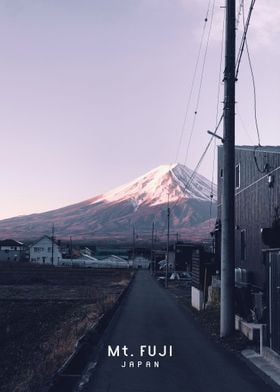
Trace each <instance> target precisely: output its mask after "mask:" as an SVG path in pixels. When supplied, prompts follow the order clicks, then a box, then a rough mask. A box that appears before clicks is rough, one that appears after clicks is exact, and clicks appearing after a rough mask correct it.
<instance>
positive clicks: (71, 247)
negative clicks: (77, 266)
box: [70, 236, 73, 267]
mask: <svg viewBox="0 0 280 392" xmlns="http://www.w3.org/2000/svg"><path fill="white" fill-rule="evenodd" d="M70 260H71V267H73V245H72V236H70Z"/></svg>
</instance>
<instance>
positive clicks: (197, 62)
mask: <svg viewBox="0 0 280 392" xmlns="http://www.w3.org/2000/svg"><path fill="white" fill-rule="evenodd" d="M210 5H211V0H209V1H208V6H207V11H206V15H205V18H204V23H203V27H202V32H201V37H200V43H199V49H198V54H197V58H196V62H195V67H194V73H193V77H192V82H191V88H190V92H189V96H188V100H187V106H186V111H185V115H184V120H183V125H182V129H181V134H180V138H179V143H178V147H177V152H176V158H175V162H177V160H178V156H179V152H180V148H181V145H182V141H183V135H184V132H185V127H186V123H187V118H188V114H189V110H190V104H191V100H192V96H193V90H194V85H195V80H196V76H197V70H198V65H199V60H200V56H201V50H202V46H203V42H204V36H205V32H206V25H207V22H208V15H209V11H210Z"/></svg>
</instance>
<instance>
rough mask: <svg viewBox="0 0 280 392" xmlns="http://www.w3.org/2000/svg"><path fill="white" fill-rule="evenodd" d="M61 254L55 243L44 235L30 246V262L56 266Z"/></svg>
mask: <svg viewBox="0 0 280 392" xmlns="http://www.w3.org/2000/svg"><path fill="white" fill-rule="evenodd" d="M61 259H62V253H61V250H60V247H59V245H58V244H57V242H55V241H53V240H52V238H50V237H48V236H47V235H45V236H44V237H42V238H40V239H39V240H38V241H36V242H35V243H34V244H32V245H31V246H30V261H31V262H32V263H39V264H53V265H58V264H59V263H60V261H61Z"/></svg>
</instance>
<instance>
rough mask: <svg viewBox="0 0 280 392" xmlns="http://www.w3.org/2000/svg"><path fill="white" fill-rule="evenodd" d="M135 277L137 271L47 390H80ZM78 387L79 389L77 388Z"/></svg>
mask: <svg viewBox="0 0 280 392" xmlns="http://www.w3.org/2000/svg"><path fill="white" fill-rule="evenodd" d="M134 278H135V272H134V274H133V275H132V278H131V280H130V282H129V283H128V285H127V287H126V288H125V289H124V290H123V291H122V293H121V294H120V295H119V297H118V299H117V301H116V302H115V303H114V305H113V306H112V308H111V309H109V310H108V311H107V312H106V313H104V314H103V315H102V316H101V318H100V319H99V320H98V321H97V322H96V324H95V325H94V326H93V327H92V328H91V329H90V330H89V331H88V332H87V333H86V334H85V335H84V336H82V337H81V338H80V339H79V340H78V341H77V345H76V349H75V351H74V352H73V353H72V354H71V355H70V357H69V358H68V359H67V360H66V362H65V363H64V365H63V366H62V367H61V368H60V369H59V370H58V371H57V372H56V374H55V375H54V377H53V379H52V380H51V382H50V384H49V386H48V388H47V391H48V392H64V391H65V392H71V391H75V390H79V389H80V388H78V387H79V384H84V382H81V381H82V378H83V375H84V373H87V371H88V370H89V369H88V368H90V369H91V371H92V369H93V368H94V366H92V365H93V364H96V362H97V359H98V356H99V355H100V351H101V349H102V347H103V346H102V344H100V343H102V337H103V335H104V333H105V331H106V329H107V327H108V326H109V324H110V322H111V320H112V319H113V317H114V315H115V313H116V312H117V310H118V308H119V307H120V305H121V303H122V301H123V300H124V299H125V297H126V296H127V294H128V292H129V290H130V288H131V286H132V284H133V282H134ZM77 388H78V389H77Z"/></svg>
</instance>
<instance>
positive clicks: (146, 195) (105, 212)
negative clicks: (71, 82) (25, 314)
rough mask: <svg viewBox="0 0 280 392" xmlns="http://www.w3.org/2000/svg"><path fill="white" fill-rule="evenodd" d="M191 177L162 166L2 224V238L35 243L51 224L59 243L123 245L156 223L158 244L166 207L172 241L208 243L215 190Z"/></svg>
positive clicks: (163, 232) (181, 168)
mask: <svg viewBox="0 0 280 392" xmlns="http://www.w3.org/2000/svg"><path fill="white" fill-rule="evenodd" d="M192 176H193V171H192V170H190V169H189V168H187V167H186V166H184V165H181V164H174V165H162V166H159V167H157V168H156V169H153V170H151V171H149V172H148V173H146V174H144V175H143V176H141V177H139V178H137V179H135V180H133V181H131V182H129V183H128V184H125V185H122V186H120V187H118V188H115V189H113V190H111V191H109V192H106V193H104V194H101V195H97V196H95V197H93V198H91V199H89V200H85V201H82V202H80V203H77V204H73V205H70V206H67V207H63V208H59V209H56V210H53V211H48V212H44V213H38V214H31V215H26V216H20V217H15V218H9V219H4V220H1V221H0V233H1V237H3V238H8V237H11V238H16V239H21V240H31V239H36V238H38V237H40V236H42V235H44V234H50V232H51V227H52V225H53V224H54V225H55V234H56V237H57V238H64V239H67V238H69V236H72V237H73V239H80V240H82V239H83V240H85V239H87V240H112V241H114V240H115V241H127V240H131V236H132V230H133V227H134V229H135V232H136V235H137V238H139V239H143V240H145V239H146V240H149V239H150V236H151V228H152V223H153V222H154V223H155V229H156V233H157V236H158V237H159V239H160V238H163V237H165V238H166V227H167V207H168V203H169V207H170V230H171V234H172V235H174V234H175V233H179V236H180V238H184V239H189V240H200V239H203V238H207V237H209V233H210V231H211V230H212V229H213V219H211V217H212V218H213V217H215V214H216V186H215V185H214V186H211V182H210V181H208V180H207V179H206V178H205V177H203V176H201V175H200V174H198V173H196V174H195V176H194V177H193V178H192ZM210 195H212V197H211V196H210ZM211 199H212V201H211ZM210 211H212V214H211V215H210Z"/></svg>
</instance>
